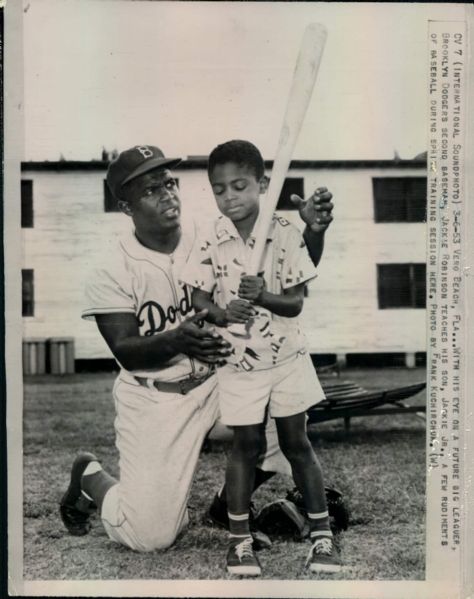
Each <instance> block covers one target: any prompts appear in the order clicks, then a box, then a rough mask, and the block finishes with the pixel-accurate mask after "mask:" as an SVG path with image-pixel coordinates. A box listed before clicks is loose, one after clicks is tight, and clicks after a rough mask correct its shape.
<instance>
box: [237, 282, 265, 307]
mask: <svg viewBox="0 0 474 599" xmlns="http://www.w3.org/2000/svg"><path fill="white" fill-rule="evenodd" d="M264 290H265V280H264V279H263V277H254V276H250V275H243V276H242V277H241V279H240V285H239V297H240V298H242V299H244V300H247V301H248V302H253V303H254V304H258V303H259V302H260V300H261V299H262V293H263V292H264Z"/></svg>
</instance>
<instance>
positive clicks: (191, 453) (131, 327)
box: [60, 145, 333, 551]
mask: <svg viewBox="0 0 474 599" xmlns="http://www.w3.org/2000/svg"><path fill="white" fill-rule="evenodd" d="M178 163H179V159H176V158H167V157H165V156H164V155H163V153H162V152H161V150H160V149H159V148H157V147H154V146H145V145H143V146H135V147H134V148H131V149H129V150H126V151H124V152H122V153H121V154H120V155H119V157H118V158H117V160H115V161H114V162H112V163H111V165H110V166H109V169H108V172H107V182H108V185H109V187H110V189H111V191H112V193H113V195H114V197H115V198H116V199H117V201H118V205H119V207H120V209H121V210H122V212H124V213H125V214H126V215H128V216H129V217H130V218H131V220H132V222H133V225H134V228H133V230H131V231H130V232H129V233H128V234H127V235H125V236H124V237H123V238H122V239H121V240H120V241H119V242H118V244H115V243H114V244H113V247H110V244H109V247H108V248H107V250H108V251H107V253H104V256H101V260H102V262H103V263H102V264H101V266H99V267H97V268H96V269H95V271H94V272H93V273H92V276H91V278H90V280H89V283H88V286H87V302H88V305H87V308H86V310H85V311H84V312H83V317H84V318H90V319H93V320H95V322H96V323H97V326H98V328H99V331H100V333H101V334H102V336H103V338H104V339H105V341H106V343H107V344H108V346H109V348H110V349H111V351H112V353H113V355H114V357H115V358H116V360H117V362H118V364H119V365H120V367H121V370H120V373H119V375H118V376H117V379H116V381H115V384H114V389H113V396H114V400H115V410H116V419H115V433H116V446H117V448H118V451H119V467H120V480H116V479H115V478H113V477H112V476H110V475H109V474H108V473H107V472H106V471H105V470H104V469H103V468H102V466H101V464H100V462H99V460H98V459H97V457H96V456H95V455H93V454H90V453H83V454H80V455H79V456H78V457H77V458H76V460H75V461H74V464H73V466H72V470H71V478H70V484H69V487H68V489H67V491H66V493H65V494H64V496H63V498H62V500H61V506H60V513H61V517H62V520H63V522H64V524H65V526H66V528H67V529H68V531H69V532H70V533H71V534H74V535H84V534H87V532H88V531H89V529H90V522H89V518H90V515H91V513H93V512H94V511H96V510H98V512H99V514H100V517H101V520H102V523H103V526H104V528H105V530H106V532H107V534H108V535H109V537H110V538H111V539H113V540H114V541H116V542H118V543H121V544H123V545H126V546H127V547H130V548H131V549H134V550H137V551H151V550H154V549H162V548H166V547H169V546H170V545H171V544H172V543H173V542H174V541H175V539H176V536H177V535H178V534H179V532H180V531H181V530H183V528H184V527H185V526H186V524H187V522H188V513H187V501H188V496H189V492H190V488H191V484H192V479H193V476H194V472H195V469H196V465H197V461H198V458H199V453H200V449H201V446H202V443H203V441H204V439H205V437H206V435H207V434H208V432H209V430H210V429H211V428H212V427H213V426H214V424H215V423H216V421H217V419H218V417H219V404H218V401H217V380H216V376H215V368H216V365H218V364H221V363H222V362H223V361H225V360H226V358H227V357H228V356H229V354H230V348H229V343H228V342H227V341H225V340H224V339H223V337H222V336H221V335H220V334H218V333H217V332H216V330H215V327H214V326H212V325H209V324H207V323H205V324H204V326H202V321H203V319H204V318H205V317H206V316H207V312H206V310H203V311H201V312H199V313H197V314H194V313H193V310H192V305H191V299H190V289H189V288H188V287H187V286H186V285H185V284H184V283H183V282H182V279H181V273H182V270H183V268H184V266H185V264H186V261H187V259H188V257H189V254H190V252H191V248H192V246H193V243H194V239H195V237H196V234H195V226H194V224H193V223H190V222H185V221H184V220H183V222H182V221H181V206H180V198H179V193H178V188H177V185H176V181H175V179H174V178H173V176H172V173H171V171H170V170H169V169H170V168H172V167H174V166H176V165H177V164H178ZM331 197H332V196H331V194H330V193H329V192H328V191H327V190H326V189H325V188H321V189H320V190H319V191H317V192H315V194H313V196H311V198H310V199H309V200H308V201H306V202H305V201H304V200H302V199H301V198H296V200H297V203H298V204H299V209H300V215H301V217H302V218H303V220H305V222H306V223H307V226H306V229H305V233H304V238H305V240H306V243H307V244H308V250H309V251H310V253H311V255H312V259H313V262H314V263H318V262H319V259H320V257H321V253H322V249H323V237H324V231H325V230H326V229H327V227H328V226H329V224H330V222H331V220H332V216H331V210H332V207H333V206H332V203H331V201H330V200H331ZM267 431H270V432H267V448H266V452H265V455H264V456H261V458H260V459H259V462H258V466H259V468H260V470H258V472H259V474H258V476H257V477H256V482H255V486H257V485H258V484H259V483H261V482H263V481H264V480H265V479H267V478H268V477H269V476H271V475H272V474H273V473H274V472H284V473H288V471H289V467H288V462H287V461H286V460H285V458H284V457H283V456H282V454H281V452H280V451H279V449H278V442H277V438H276V431H275V425H274V422H273V420H272V419H269V423H268V427H267ZM226 513H227V506H226V491H225V488H224V489H223V490H221V493H220V494H219V495H217V496H216V497H215V499H214V502H213V505H212V508H211V515H212V517H213V518H214V520H220V521H221V522H222V523H223V524H224V525H225V524H226V520H225V518H224V517H222V516H223V514H225V515H226ZM259 539H260V541H261V542H263V543H264V544H266V545H268V544H269V540H268V538H265V537H264V536H260V537H259Z"/></svg>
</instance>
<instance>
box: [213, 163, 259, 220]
mask: <svg viewBox="0 0 474 599" xmlns="http://www.w3.org/2000/svg"><path fill="white" fill-rule="evenodd" d="M209 181H210V183H211V186H212V191H213V193H214V197H215V198H216V202H217V207H218V208H219V210H220V211H221V212H222V214H224V216H227V217H228V218H230V220H232V221H240V220H244V219H246V218H248V217H249V216H251V215H254V214H258V208H259V196H260V194H261V193H264V191H265V190H266V179H265V178H264V177H262V179H261V180H260V181H258V180H257V178H256V176H255V173H254V171H253V170H252V169H251V168H249V167H247V166H240V165H238V164H235V163H234V162H227V163H225V164H217V165H216V166H215V167H214V169H213V170H212V172H211V173H210V175H209Z"/></svg>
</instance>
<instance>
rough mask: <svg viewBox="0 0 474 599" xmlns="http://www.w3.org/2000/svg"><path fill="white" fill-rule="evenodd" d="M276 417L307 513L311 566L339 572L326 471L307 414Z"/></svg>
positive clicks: (285, 452) (309, 561) (316, 568)
mask: <svg viewBox="0 0 474 599" xmlns="http://www.w3.org/2000/svg"><path fill="white" fill-rule="evenodd" d="M275 420H276V424H277V430H278V439H279V442H280V447H281V450H282V452H283V453H284V455H285V456H286V458H287V459H288V461H289V462H290V464H291V469H292V472H293V478H294V480H295V483H296V486H297V487H298V489H299V490H300V492H301V494H302V495H303V499H304V503H305V507H306V511H307V515H308V520H309V526H310V539H311V542H312V543H313V546H312V547H311V551H310V555H309V556H308V563H309V565H310V568H311V570H312V571H315V572H320V571H326V572H337V571H339V570H340V568H341V564H340V560H339V557H338V556H337V554H336V551H335V548H334V545H333V540H332V536H333V535H332V531H331V528H330V525H329V513H328V509H327V503H326V493H325V489H324V477H323V471H322V468H321V465H320V463H319V460H318V458H317V457H316V454H315V453H314V450H313V447H312V446H311V443H310V441H309V439H308V436H307V434H306V414H305V413H304V412H302V413H300V414H296V415H294V416H288V417H286V418H276V419H275Z"/></svg>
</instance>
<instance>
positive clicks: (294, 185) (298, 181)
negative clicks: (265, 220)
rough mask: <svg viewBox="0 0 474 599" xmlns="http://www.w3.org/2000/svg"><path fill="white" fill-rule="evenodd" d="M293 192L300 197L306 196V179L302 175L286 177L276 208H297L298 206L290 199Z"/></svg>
mask: <svg viewBox="0 0 474 599" xmlns="http://www.w3.org/2000/svg"><path fill="white" fill-rule="evenodd" d="M293 193H296V195H299V196H300V198H304V179H303V178H302V177H288V178H287V179H285V182H284V183H283V189H282V190H281V193H280V197H279V198H278V204H277V207H276V209H277V210H296V206H295V205H294V204H293V202H292V201H291V200H290V196H291V194H293Z"/></svg>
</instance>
